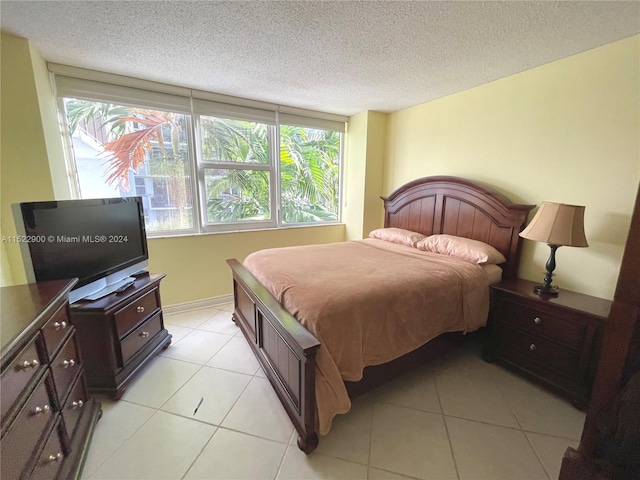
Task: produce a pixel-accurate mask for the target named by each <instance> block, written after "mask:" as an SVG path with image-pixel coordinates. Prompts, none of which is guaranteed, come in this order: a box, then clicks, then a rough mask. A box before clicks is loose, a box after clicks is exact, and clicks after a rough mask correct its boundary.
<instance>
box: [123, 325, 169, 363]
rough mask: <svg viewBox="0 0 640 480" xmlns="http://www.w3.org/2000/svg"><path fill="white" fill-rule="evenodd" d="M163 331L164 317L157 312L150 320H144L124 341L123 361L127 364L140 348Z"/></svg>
mask: <svg viewBox="0 0 640 480" xmlns="http://www.w3.org/2000/svg"><path fill="white" fill-rule="evenodd" d="M161 331H162V318H161V316H160V313H157V314H156V315H154V316H153V317H151V318H150V319H149V320H147V321H146V322H144V323H143V324H142V325H140V326H139V327H138V328H136V329H135V330H134V331H133V332H131V333H130V334H129V336H127V338H125V339H124V340H123V341H122V363H123V365H125V364H126V363H127V362H128V361H129V359H130V358H131V357H133V356H134V355H135V354H136V353H138V351H139V350H140V349H142V348H143V347H144V346H145V345H146V344H147V343H149V342H150V341H151V339H153V337H155V335H156V334H157V333H160V332H161Z"/></svg>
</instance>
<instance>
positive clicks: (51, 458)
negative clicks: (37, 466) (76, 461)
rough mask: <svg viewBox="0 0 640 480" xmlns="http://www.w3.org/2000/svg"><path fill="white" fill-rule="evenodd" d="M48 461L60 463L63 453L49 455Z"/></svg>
mask: <svg viewBox="0 0 640 480" xmlns="http://www.w3.org/2000/svg"><path fill="white" fill-rule="evenodd" d="M47 460H48V461H50V462H59V461H60V460H62V453H60V452H58V453H57V454H56V455H49V458H47Z"/></svg>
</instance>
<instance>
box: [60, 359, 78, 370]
mask: <svg viewBox="0 0 640 480" xmlns="http://www.w3.org/2000/svg"><path fill="white" fill-rule="evenodd" d="M75 365H76V361H75V360H74V359H73V358H72V359H71V360H63V361H62V366H63V367H64V368H68V367H75Z"/></svg>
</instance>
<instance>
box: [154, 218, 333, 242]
mask: <svg viewBox="0 0 640 480" xmlns="http://www.w3.org/2000/svg"><path fill="white" fill-rule="evenodd" d="M340 225H342V226H344V225H345V224H344V223H343V222H331V223H321V224H313V225H290V226H286V227H271V228H254V229H244V230H242V229H239V230H225V231H223V232H222V231H221V232H189V233H175V234H167V233H161V234H159V235H152V234H149V232H147V241H150V240H156V239H165V238H181V237H199V236H202V235H229V234H236V233H255V232H274V231H279V230H292V229H298V228H323V227H335V226H340Z"/></svg>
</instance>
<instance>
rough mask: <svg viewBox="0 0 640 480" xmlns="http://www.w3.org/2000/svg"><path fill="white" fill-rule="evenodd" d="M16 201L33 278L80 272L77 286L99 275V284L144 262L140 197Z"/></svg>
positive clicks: (113, 281)
mask: <svg viewBox="0 0 640 480" xmlns="http://www.w3.org/2000/svg"><path fill="white" fill-rule="evenodd" d="M18 206H19V209H18V210H17V211H16V224H17V225H18V227H20V226H22V227H23V228H24V231H23V232H20V233H24V240H25V241H23V242H22V245H21V246H22V249H23V258H24V260H25V269H26V271H27V277H28V279H29V280H30V281H38V282H40V281H46V280H58V279H64V278H73V277H77V278H78V279H79V281H78V283H77V284H76V286H75V289H79V288H80V287H84V286H87V285H90V284H92V283H93V282H96V281H98V285H97V286H96V288H98V287H100V288H98V290H100V289H102V288H104V287H105V286H107V285H111V284H117V283H118V282H121V281H122V279H123V277H127V276H128V275H130V274H131V273H134V272H136V271H138V270H140V269H141V268H144V267H145V266H146V263H147V259H148V250H147V240H146V233H145V226H144V214H143V208H142V199H141V197H124V198H106V199H86V200H62V201H49V202H28V203H20V204H18ZM19 230H20V228H19ZM27 252H28V255H27ZM85 290H87V289H85ZM94 290H95V289H94ZM89 293H91V292H89Z"/></svg>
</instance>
